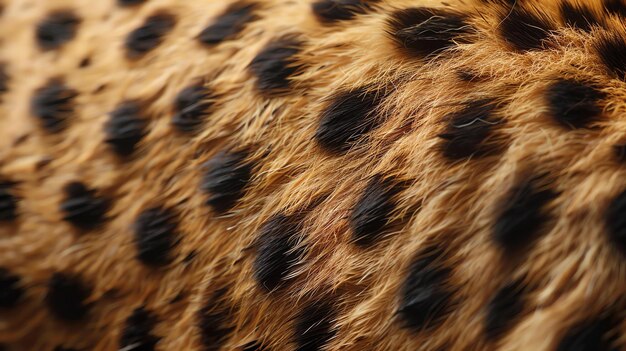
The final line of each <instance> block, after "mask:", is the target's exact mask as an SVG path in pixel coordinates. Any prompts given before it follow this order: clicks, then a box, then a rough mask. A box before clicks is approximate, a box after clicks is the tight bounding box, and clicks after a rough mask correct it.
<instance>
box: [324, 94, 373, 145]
mask: <svg viewBox="0 0 626 351" xmlns="http://www.w3.org/2000/svg"><path fill="white" fill-rule="evenodd" d="M382 95H383V94H382V93H381V92H380V91H376V90H370V89H368V88H365V87H361V88H358V89H355V90H344V91H340V92H339V93H337V94H336V95H335V96H334V97H333V99H332V101H331V102H330V104H329V105H328V106H327V107H326V109H325V110H324V112H322V118H321V122H320V125H319V127H318V129H317V132H316V133H315V139H316V140H317V142H318V143H319V144H320V146H322V147H323V148H324V149H326V150H328V151H330V152H335V153H341V152H346V151H348V150H349V149H350V147H352V146H353V145H354V144H355V143H356V142H357V141H358V140H359V139H360V138H361V137H362V136H363V135H365V134H367V133H369V132H370V131H372V130H374V129H376V128H377V127H378V125H379V124H380V122H381V118H380V116H379V114H378V113H377V112H378V111H377V110H378V105H379V104H380V103H381V101H382V99H383V96H382Z"/></svg>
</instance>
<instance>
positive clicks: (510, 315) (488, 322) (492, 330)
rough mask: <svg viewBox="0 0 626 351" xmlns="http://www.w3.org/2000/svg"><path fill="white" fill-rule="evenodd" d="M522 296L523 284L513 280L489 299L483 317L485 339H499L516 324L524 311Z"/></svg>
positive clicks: (523, 291)
mask: <svg viewBox="0 0 626 351" xmlns="http://www.w3.org/2000/svg"><path fill="white" fill-rule="evenodd" d="M524 294H525V286H524V282H523V281H522V280H515V281H513V282H510V283H508V284H507V285H505V286H503V287H502V288H501V289H500V290H498V292H497V293H496V294H495V295H494V296H493V297H492V298H491V300H490V301H489V304H488V305H487V311H486V316H485V333H486V334H487V338H489V339H491V340H496V339H499V338H500V337H501V336H503V335H504V334H505V333H507V332H508V331H509V330H511V328H512V327H513V326H514V325H515V324H516V323H517V321H518V320H519V318H520V315H521V313H522V312H523V310H524V304H525V299H524Z"/></svg>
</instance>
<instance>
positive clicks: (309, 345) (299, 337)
mask: <svg viewBox="0 0 626 351" xmlns="http://www.w3.org/2000/svg"><path fill="white" fill-rule="evenodd" d="M336 314H337V313H336V311H335V307H334V306H333V304H332V302H331V301H327V300H321V301H315V302H312V303H309V304H308V305H307V306H305V307H304V308H303V309H302V310H301V311H300V313H299V314H298V316H297V318H296V326H295V339H296V345H297V348H296V350H297V351H320V350H322V349H324V347H325V346H326V344H328V343H329V342H330V340H332V338H333V337H334V336H335V334H336V333H337V331H336V329H335V328H334V326H333V325H334V322H335V318H336Z"/></svg>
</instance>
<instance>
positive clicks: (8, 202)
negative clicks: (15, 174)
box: [0, 181, 18, 222]
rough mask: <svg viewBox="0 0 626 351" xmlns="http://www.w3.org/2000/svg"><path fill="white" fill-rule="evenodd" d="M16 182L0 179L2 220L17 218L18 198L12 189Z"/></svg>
mask: <svg viewBox="0 0 626 351" xmlns="http://www.w3.org/2000/svg"><path fill="white" fill-rule="evenodd" d="M14 184H15V183H13V182H8V181H0V222H4V221H13V220H15V219H16V218H17V206H18V199H17V197H16V196H15V195H13V191H12V190H11V189H12V187H13V185H14Z"/></svg>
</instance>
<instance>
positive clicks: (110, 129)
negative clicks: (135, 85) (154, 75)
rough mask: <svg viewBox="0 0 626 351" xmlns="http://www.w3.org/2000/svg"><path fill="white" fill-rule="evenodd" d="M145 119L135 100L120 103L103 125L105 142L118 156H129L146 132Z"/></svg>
mask: <svg viewBox="0 0 626 351" xmlns="http://www.w3.org/2000/svg"><path fill="white" fill-rule="evenodd" d="M146 126H147V120H146V119H145V117H144V116H143V115H142V112H141V107H140V106H139V104H138V103H137V102H134V101H126V102H123V103H121V104H120V105H119V106H118V107H117V108H116V109H115V110H114V111H113V112H111V113H110V114H109V120H108V121H107V123H106V124H105V126H104V132H105V134H106V139H105V142H106V143H107V144H109V146H110V147H111V149H112V150H113V151H114V152H115V153H116V154H117V155H119V156H122V157H126V156H130V155H131V154H133V152H135V149H136V147H137V144H139V142H140V141H141V139H142V138H143V137H144V136H145V134H146Z"/></svg>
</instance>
